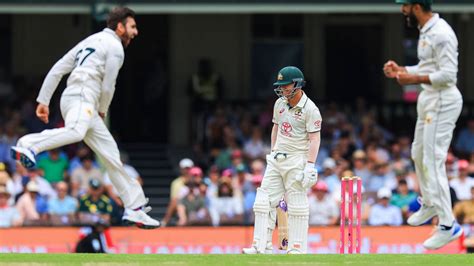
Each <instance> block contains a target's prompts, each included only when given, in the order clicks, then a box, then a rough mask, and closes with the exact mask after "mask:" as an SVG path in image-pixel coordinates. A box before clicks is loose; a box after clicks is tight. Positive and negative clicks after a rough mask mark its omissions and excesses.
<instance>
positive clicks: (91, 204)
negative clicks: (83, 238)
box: [79, 179, 112, 224]
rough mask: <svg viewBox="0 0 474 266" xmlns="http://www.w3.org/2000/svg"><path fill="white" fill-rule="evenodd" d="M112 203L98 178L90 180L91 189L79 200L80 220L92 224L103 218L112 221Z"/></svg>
mask: <svg viewBox="0 0 474 266" xmlns="http://www.w3.org/2000/svg"><path fill="white" fill-rule="evenodd" d="M111 213H112V204H111V202H110V199H109V197H107V196H106V195H104V186H103V185H102V183H101V182H100V181H99V180H97V179H91V180H90V181H89V191H88V192H87V193H86V194H84V195H83V196H82V197H81V199H80V201H79V222H80V223H82V224H91V223H95V222H97V221H98V220H99V219H103V220H104V221H106V222H107V223H110V214H111Z"/></svg>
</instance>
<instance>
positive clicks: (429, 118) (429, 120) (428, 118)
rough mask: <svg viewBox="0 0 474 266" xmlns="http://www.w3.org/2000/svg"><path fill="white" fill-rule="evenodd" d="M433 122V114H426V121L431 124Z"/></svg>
mask: <svg viewBox="0 0 474 266" xmlns="http://www.w3.org/2000/svg"><path fill="white" fill-rule="evenodd" d="M431 122H433V118H432V117H431V116H426V118H425V123H426V124H431Z"/></svg>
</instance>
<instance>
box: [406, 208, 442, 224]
mask: <svg viewBox="0 0 474 266" xmlns="http://www.w3.org/2000/svg"><path fill="white" fill-rule="evenodd" d="M435 215H436V211H435V208H434V207H433V206H426V205H421V208H420V209H419V210H418V211H417V212H415V213H414V214H412V215H411V216H410V217H409V218H408V220H407V223H408V224H409V225H411V226H419V225H422V224H425V223H426V222H428V221H429V220H430V219H431V218H433V217H434V216H435Z"/></svg>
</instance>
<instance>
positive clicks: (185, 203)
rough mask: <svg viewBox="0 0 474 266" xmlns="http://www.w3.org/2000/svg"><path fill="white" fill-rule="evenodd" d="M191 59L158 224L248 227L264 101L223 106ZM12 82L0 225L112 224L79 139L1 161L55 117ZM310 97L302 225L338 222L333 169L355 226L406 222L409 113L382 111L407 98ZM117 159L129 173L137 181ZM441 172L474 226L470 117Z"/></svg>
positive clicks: (110, 197)
mask: <svg viewBox="0 0 474 266" xmlns="http://www.w3.org/2000/svg"><path fill="white" fill-rule="evenodd" d="M202 65H203V66H204V67H201V68H203V69H204V70H202V71H200V72H199V73H200V75H201V76H203V77H204V79H205V80H207V81H206V82H197V81H194V82H192V81H193V80H194V79H197V78H194V79H191V81H190V85H189V87H190V89H189V90H190V92H191V93H192V95H193V99H194V101H193V103H192V104H193V108H192V112H193V113H192V115H191V116H190V117H191V118H192V119H191V121H190V122H191V124H192V125H191V127H192V130H191V133H190V134H191V136H190V137H191V139H192V140H193V147H192V149H190V150H191V151H190V152H191V153H190V154H189V158H184V159H182V160H181V161H179V162H177V165H178V166H179V169H180V173H179V176H178V177H177V178H176V179H175V180H174V181H173V182H172V184H171V187H170V201H169V205H168V208H167V210H166V215H165V217H163V224H164V225H179V226H184V225H213V226H218V225H227V224H229V225H234V224H253V211H252V206H253V202H254V199H255V194H256V188H257V187H258V186H259V185H260V183H261V182H262V179H263V176H264V172H265V156H266V154H269V153H270V143H269V142H270V131H271V127H272V111H273V103H274V100H275V97H274V96H273V95H272V97H270V98H269V100H268V101H266V102H259V103H245V104H231V103H228V102H225V104H224V101H222V99H220V96H219V95H220V94H221V93H220V92H221V91H222V89H223V88H222V86H223V84H222V82H221V81H220V78H219V77H218V76H216V75H214V74H212V71H211V70H209V69H208V68H210V67H209V66H208V63H206V62H202ZM209 73H211V74H209ZM206 77H207V78H206ZM16 83H17V84H18V86H17V87H18V89H17V90H15V93H13V90H12V87H11V82H9V81H8V80H7V79H5V76H2V79H0V96H1V97H0V103H1V106H2V108H1V109H0V227H10V226H20V225H71V224H84V223H90V222H94V221H98V220H99V219H100V220H106V221H107V222H109V223H111V224H113V225H114V224H115V225H116V224H120V222H121V220H120V217H121V212H122V208H121V206H122V202H121V201H120V199H119V198H118V196H117V192H116V191H115V190H114V189H113V186H112V184H111V183H110V179H109V178H108V176H107V173H105V172H104V171H103V169H102V167H101V164H100V162H99V161H97V160H96V159H95V157H94V154H93V153H92V152H91V151H90V149H88V148H87V147H86V146H85V145H84V144H83V143H79V144H75V145H69V146H67V147H64V148H63V149H56V150H52V151H48V152H45V153H43V154H40V155H39V156H38V165H37V168H35V169H28V170H27V169H24V168H23V167H21V166H20V165H18V164H16V163H15V162H14V161H13V160H12V159H10V157H9V150H10V147H11V146H12V145H15V143H16V141H17V140H18V138H19V137H21V136H22V135H23V134H26V133H29V132H38V131H41V130H43V129H47V128H52V127H58V126H62V123H63V122H62V120H61V119H60V117H58V116H56V117H54V116H53V117H51V118H50V121H51V122H50V123H49V124H48V125H44V124H42V123H41V122H40V121H39V120H38V119H36V117H35V113H34V111H35V101H34V99H35V96H36V89H33V88H29V87H28V86H27V85H26V83H25V84H23V83H22V82H16ZM22 84H23V85H22ZM54 102H55V101H53V103H54ZM316 103H317V105H318V106H319V107H320V109H321V114H322V116H323V126H322V132H321V136H322V143H321V148H320V151H319V155H318V159H317V162H316V164H315V167H316V168H317V170H318V172H319V181H318V183H317V184H316V185H315V186H314V187H312V188H311V190H309V191H308V195H309V199H310V206H311V207H310V208H311V209H310V223H311V225H335V224H338V223H339V217H340V199H341V189H340V180H341V178H342V177H343V176H360V177H361V178H362V181H363V188H362V190H363V193H362V194H363V197H362V201H363V202H362V203H361V204H362V210H363V214H362V223H363V224H366V225H394V226H396V225H402V224H405V223H406V219H407V217H408V216H409V215H410V214H411V213H413V212H415V211H416V210H417V209H418V208H419V207H420V206H419V200H418V197H419V193H420V191H419V187H418V184H417V179H416V176H415V173H414V167H413V164H412V161H411V159H410V149H411V147H410V146H411V141H412V131H413V127H414V122H415V121H414V120H413V119H414V118H415V117H416V115H412V116H401V117H398V119H396V118H393V117H389V118H387V116H386V113H387V112H392V113H396V112H401V113H409V110H404V109H409V108H411V109H414V108H413V107H414V106H413V105H411V106H409V105H403V106H402V107H401V108H392V107H390V108H388V107H387V106H382V108H380V106H379V108H374V106H373V105H370V104H368V103H366V102H365V101H364V100H362V99H355V101H354V103H353V104H352V105H349V104H344V105H343V104H335V103H318V101H316ZM57 115H59V114H57ZM126 157H127V156H126V154H124V156H123V161H124V163H125V165H126V170H127V171H128V173H129V175H130V176H131V177H132V178H136V179H137V180H138V181H139V182H142V180H141V178H140V176H139V174H138V173H137V171H136V170H135V169H134V168H133V167H132V166H130V165H128V164H127V158H126ZM446 171H447V173H448V177H449V179H450V182H449V184H450V187H451V194H452V204H453V211H454V213H455V215H456V217H457V219H458V220H459V221H460V222H461V223H465V224H474V189H473V187H474V178H473V176H474V119H473V118H470V117H463V118H462V119H461V121H460V122H459V123H458V127H457V129H456V132H455V136H454V140H453V145H452V148H451V149H450V152H449V154H448V158H447V161H446ZM343 193H345V194H346V193H347V192H343ZM347 209H348V208H346V210H347ZM159 218H161V217H159ZM431 222H433V223H434V222H435V221H431Z"/></svg>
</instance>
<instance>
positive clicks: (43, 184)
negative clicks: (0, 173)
mask: <svg viewBox="0 0 474 266" xmlns="http://www.w3.org/2000/svg"><path fill="white" fill-rule="evenodd" d="M17 170H18V171H19V172H21V173H22V174H23V178H22V179H23V183H24V184H25V185H26V184H28V182H30V181H33V182H35V183H36V185H38V193H39V194H40V195H41V196H44V197H46V199H51V198H54V197H56V195H57V194H56V191H55V190H54V189H53V186H52V185H51V183H49V182H48V181H47V180H46V179H45V178H44V177H42V176H41V173H42V172H43V171H41V169H39V168H37V167H36V166H35V167H33V168H30V169H28V170H27V169H25V167H24V166H23V165H21V164H18V166H17Z"/></svg>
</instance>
